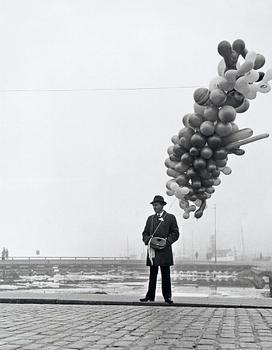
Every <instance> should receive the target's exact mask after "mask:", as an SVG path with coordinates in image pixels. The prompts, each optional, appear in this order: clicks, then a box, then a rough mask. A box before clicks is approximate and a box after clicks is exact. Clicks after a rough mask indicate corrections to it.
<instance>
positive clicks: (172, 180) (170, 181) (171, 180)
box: [166, 179, 176, 191]
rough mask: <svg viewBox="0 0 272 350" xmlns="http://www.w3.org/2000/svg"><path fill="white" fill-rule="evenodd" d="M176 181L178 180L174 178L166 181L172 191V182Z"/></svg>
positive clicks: (167, 186)
mask: <svg viewBox="0 0 272 350" xmlns="http://www.w3.org/2000/svg"><path fill="white" fill-rule="evenodd" d="M174 182H175V183H176V181H175V180H174V179H170V180H168V181H167V182H166V188H167V189H168V190H170V191H172V188H171V185H172V183H174Z"/></svg>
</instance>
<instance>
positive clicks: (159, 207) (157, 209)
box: [153, 203, 164, 213]
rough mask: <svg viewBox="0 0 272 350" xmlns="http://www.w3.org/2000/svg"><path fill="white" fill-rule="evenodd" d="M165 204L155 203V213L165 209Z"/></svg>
mask: <svg viewBox="0 0 272 350" xmlns="http://www.w3.org/2000/svg"><path fill="white" fill-rule="evenodd" d="M163 207H164V205H163V204H162V203H153V209H154V211H155V213H161V212H162V211H163Z"/></svg>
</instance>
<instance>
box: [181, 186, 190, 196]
mask: <svg viewBox="0 0 272 350" xmlns="http://www.w3.org/2000/svg"><path fill="white" fill-rule="evenodd" d="M180 192H181V193H182V194H183V195H184V196H185V195H186V194H188V193H189V192H190V190H189V188H188V187H181V189H180Z"/></svg>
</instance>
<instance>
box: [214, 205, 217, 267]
mask: <svg viewBox="0 0 272 350" xmlns="http://www.w3.org/2000/svg"><path fill="white" fill-rule="evenodd" d="M214 262H215V263H217V253H216V204H215V205H214Z"/></svg>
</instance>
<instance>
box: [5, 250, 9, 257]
mask: <svg viewBox="0 0 272 350" xmlns="http://www.w3.org/2000/svg"><path fill="white" fill-rule="evenodd" d="M5 258H6V259H7V260H8V258H9V251H8V248H7V249H6V250H5Z"/></svg>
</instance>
